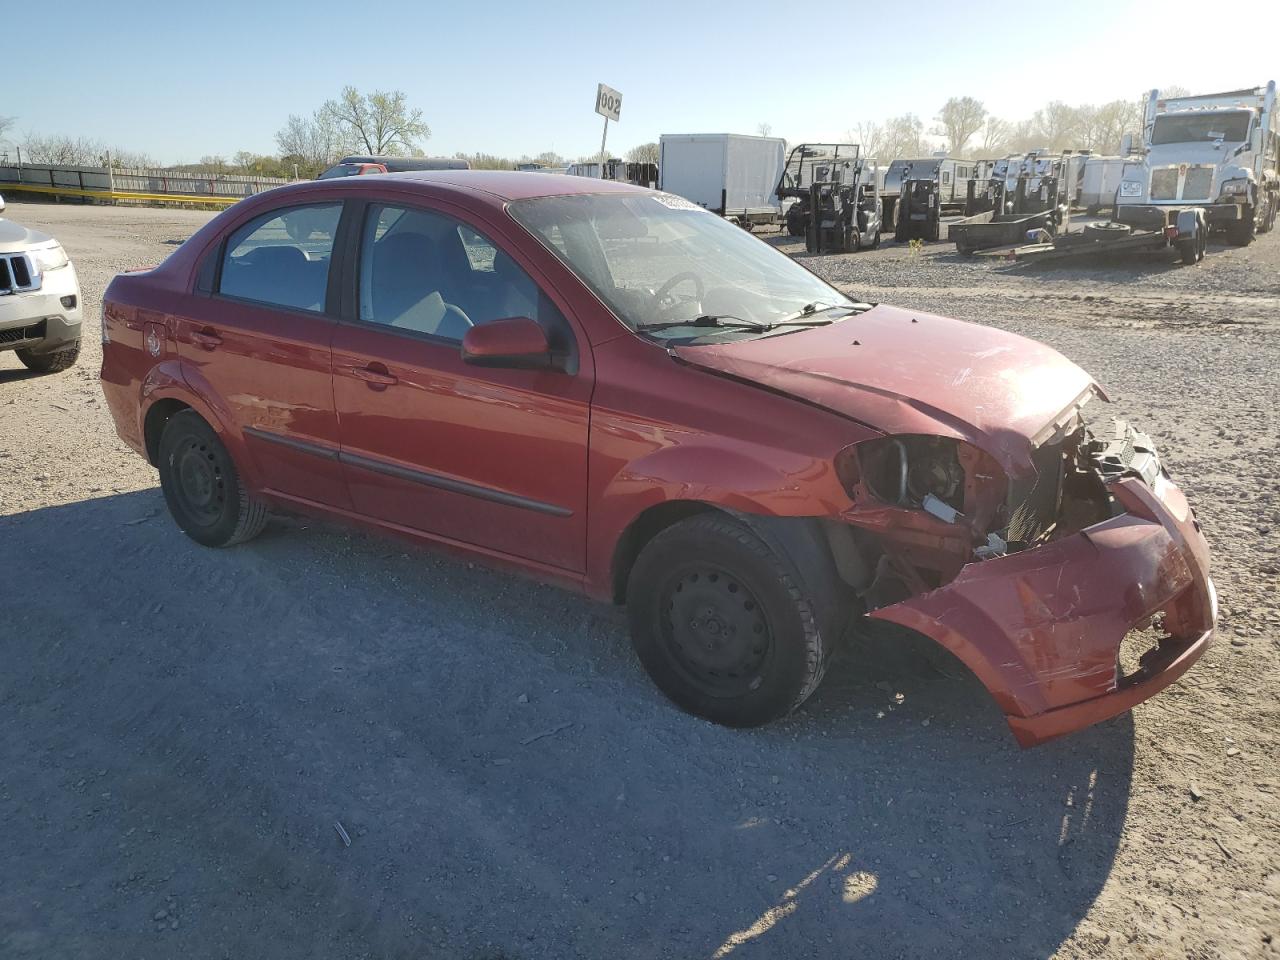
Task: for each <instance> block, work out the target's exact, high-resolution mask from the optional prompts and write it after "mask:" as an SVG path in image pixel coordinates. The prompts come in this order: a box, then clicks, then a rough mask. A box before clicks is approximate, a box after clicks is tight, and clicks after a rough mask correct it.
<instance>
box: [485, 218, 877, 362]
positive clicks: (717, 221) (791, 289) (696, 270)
mask: <svg viewBox="0 0 1280 960" xmlns="http://www.w3.org/2000/svg"><path fill="white" fill-rule="evenodd" d="M507 209H508V210H509V211H510V213H511V215H512V216H513V217H514V218H515V219H516V220H517V221H518V222H519V223H520V224H521V225H522V226H524V227H525V228H526V229H527V230H529V232H530V233H532V234H533V235H534V236H535V237H536V238H538V239H539V240H540V241H541V242H542V243H543V244H545V245H546V247H547V248H548V249H549V250H551V251H552V252H553V253H555V255H556V256H557V257H559V258H560V259H561V260H563V261H564V263H565V264H566V265H567V266H568V267H569V269H571V270H572V271H573V272H574V273H576V274H577V275H578V277H579V278H580V279H581V280H582V281H583V282H584V283H585V284H586V285H587V286H588V287H589V288H590V289H591V290H592V291H593V292H594V293H595V294H596V295H597V296H598V297H600V299H601V300H602V301H604V303H605V304H607V305H608V306H609V308H610V309H611V310H612V311H613V312H614V314H615V315H616V316H617V317H618V319H620V320H621V321H622V322H623V323H624V324H626V325H627V326H628V327H630V328H631V329H632V330H642V331H644V332H645V333H651V334H653V335H655V336H658V337H663V338H680V339H683V340H702V339H705V338H706V337H707V336H712V337H713V338H720V337H722V336H732V337H740V336H752V335H760V334H761V333H767V332H769V331H774V330H777V331H778V332H785V331H789V330H791V331H793V330H794V329H796V325H797V324H798V323H805V324H810V323H814V322H818V320H819V319H820V318H822V319H826V320H831V319H834V318H836V317H837V316H841V315H848V314H849V313H850V312H853V311H855V310H857V309H859V305H857V304H854V303H853V302H852V301H851V300H849V298H848V297H846V296H845V295H844V294H842V293H840V292H839V291H838V290H836V289H835V288H834V287H831V286H829V285H828V284H827V283H825V282H824V281H822V280H820V279H819V278H818V277H816V276H814V274H812V273H810V272H809V271H808V270H806V269H804V267H802V266H800V265H799V264H797V263H796V262H795V261H793V260H792V259H791V258H790V257H788V256H786V255H784V254H782V253H779V252H778V251H777V250H774V249H773V248H772V247H771V246H769V245H768V244H766V243H763V242H761V241H760V240H757V239H756V238H754V237H752V236H750V235H749V234H748V233H746V232H745V231H744V230H742V229H740V228H738V227H735V226H733V225H732V224H731V223H729V222H728V221H727V220H724V219H723V218H721V217H718V216H716V215H715V214H713V213H709V212H707V211H706V210H703V209H702V208H701V207H699V206H697V205H695V204H693V203H690V202H689V201H687V200H684V199H682V198H680V197H676V196H672V195H669V194H662V193H658V194H653V193H643V194H641V193H636V194H574V195H568V196H553V197H540V198H537V199H533V200H520V201H517V202H514V203H511V204H509V205H508V207H507ZM827 311H831V312H827ZM712 324H717V325H718V326H719V327H720V329H718V330H717V331H716V332H715V333H714V334H706V333H703V332H700V331H699V330H698V329H697V328H700V327H709V326H710V325H712Z"/></svg>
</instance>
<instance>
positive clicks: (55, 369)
mask: <svg viewBox="0 0 1280 960" xmlns="http://www.w3.org/2000/svg"><path fill="white" fill-rule="evenodd" d="M14 352H15V353H17V354H18V359H19V360H21V361H22V365H23V366H24V367H26V368H27V369H28V370H31V371H34V372H35V373H60V372H61V371H63V370H69V369H70V368H71V367H74V366H75V363H76V361H77V360H78V359H80V341H79V340H77V341H76V342H75V343H73V344H71V345H70V346H68V347H61V348H59V349H57V350H53V351H51V352H49V353H32V352H31V351H30V350H17V351H14Z"/></svg>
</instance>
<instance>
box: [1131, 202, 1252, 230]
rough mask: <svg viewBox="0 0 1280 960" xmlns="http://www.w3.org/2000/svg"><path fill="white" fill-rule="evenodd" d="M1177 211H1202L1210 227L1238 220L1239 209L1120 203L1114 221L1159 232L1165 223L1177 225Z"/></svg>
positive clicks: (1225, 205) (1214, 205)
mask: <svg viewBox="0 0 1280 960" xmlns="http://www.w3.org/2000/svg"><path fill="white" fill-rule="evenodd" d="M1179 210H1203V211H1204V218H1205V222H1206V223H1208V224H1209V226H1211V227H1213V226H1221V225H1222V224H1225V223H1234V222H1235V221H1236V220H1239V219H1240V207H1239V206H1238V205H1237V204H1234V203H1168V204H1139V203H1135V204H1126V203H1122V204H1120V205H1119V206H1117V207H1116V208H1115V217H1114V219H1115V220H1116V221H1118V222H1119V223H1127V224H1129V225H1130V226H1132V227H1137V228H1139V229H1140V230H1160V229H1162V228H1163V227H1164V226H1165V224H1166V223H1173V224H1176V223H1177V220H1178V211H1179Z"/></svg>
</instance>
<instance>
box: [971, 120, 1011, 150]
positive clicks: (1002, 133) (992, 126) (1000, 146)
mask: <svg viewBox="0 0 1280 960" xmlns="http://www.w3.org/2000/svg"><path fill="white" fill-rule="evenodd" d="M978 132H979V133H980V134H981V135H982V147H981V152H982V155H983V156H984V157H986V158H994V157H995V156H996V155H998V154H999V153H1001V152H1003V150H1004V149H1005V146H1006V145H1007V144H1008V140H1009V133H1010V125H1009V121H1008V120H1001V119H1000V118H999V117H996V116H992V115H990V114H988V115H987V122H986V123H984V124H983V125H982V129H981V130H980V131H978Z"/></svg>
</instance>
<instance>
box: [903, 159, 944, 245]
mask: <svg viewBox="0 0 1280 960" xmlns="http://www.w3.org/2000/svg"><path fill="white" fill-rule="evenodd" d="M938 191H939V187H938V180H937V178H936V177H935V176H933V173H932V171H930V172H929V173H928V174H927V175H926V176H924V177H914V176H912V175H911V173H910V172H908V173H907V175H906V176H904V177H903V178H902V186H901V189H900V192H899V194H898V209H897V221H896V223H895V226H894V231H893V239H894V240H896V241H898V242H899V243H902V242H903V241H904V240H937V239H938V237H939V236H940V235H941V231H942V202H941V201H942V197H941V195H940V194H939V192H938Z"/></svg>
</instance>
